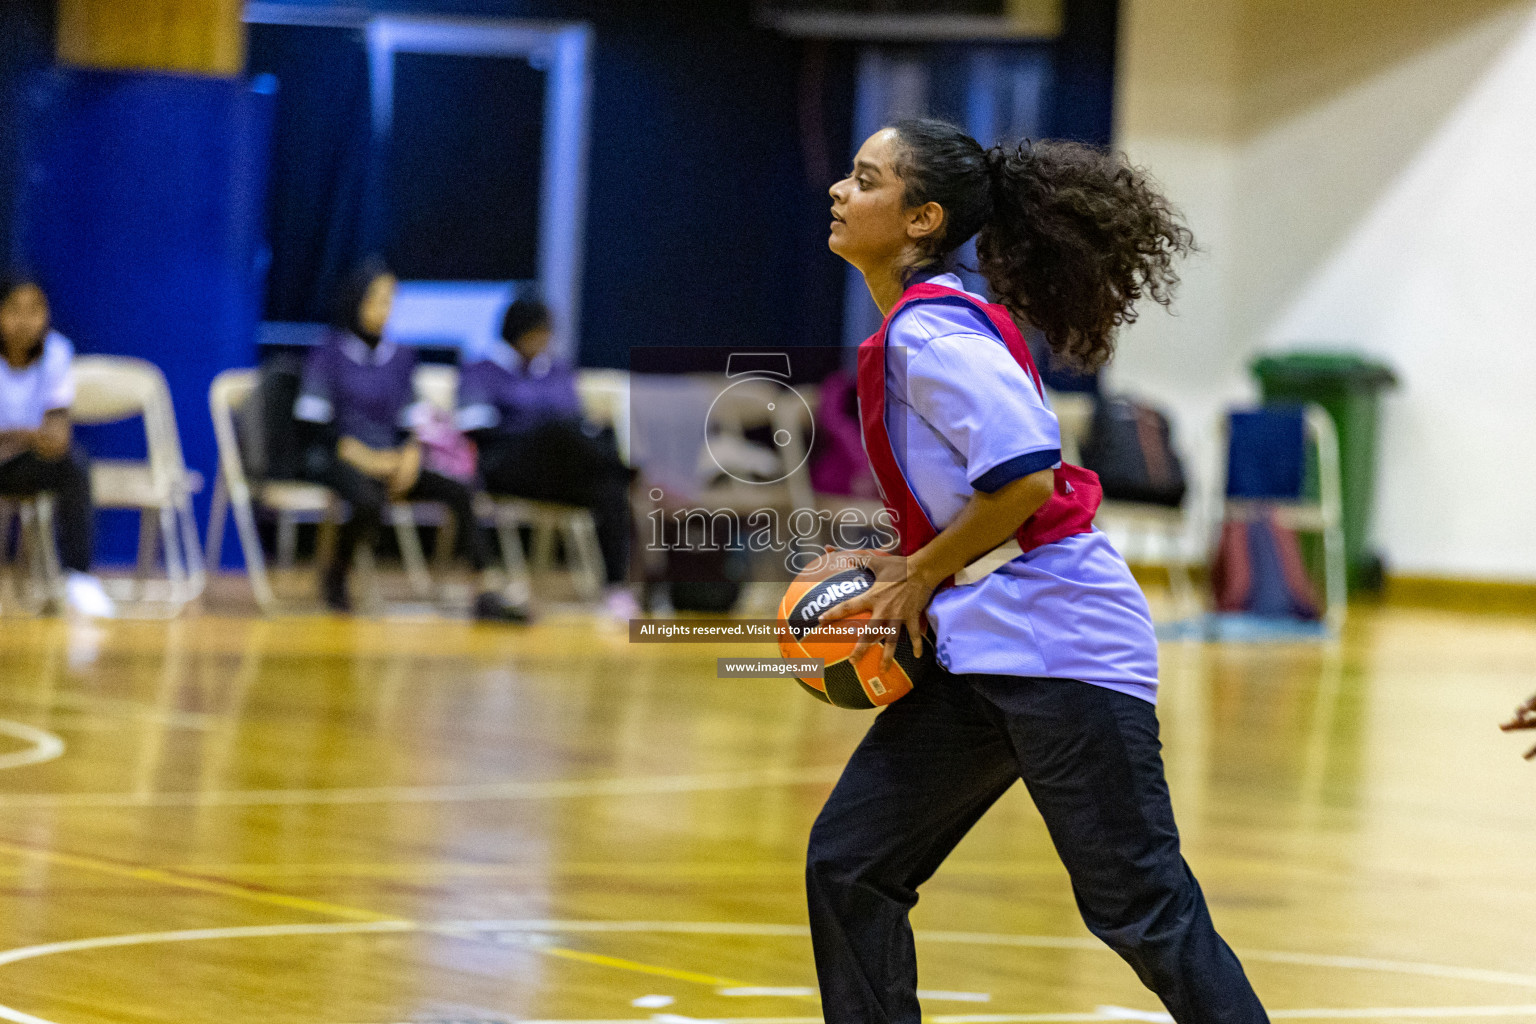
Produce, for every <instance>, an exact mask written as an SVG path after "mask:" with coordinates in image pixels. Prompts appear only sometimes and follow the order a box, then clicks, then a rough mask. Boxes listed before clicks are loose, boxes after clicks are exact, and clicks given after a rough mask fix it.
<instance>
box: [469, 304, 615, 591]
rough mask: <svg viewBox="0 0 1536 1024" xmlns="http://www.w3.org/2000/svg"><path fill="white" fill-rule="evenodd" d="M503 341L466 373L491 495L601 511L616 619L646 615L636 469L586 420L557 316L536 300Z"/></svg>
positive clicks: (518, 310)
mask: <svg viewBox="0 0 1536 1024" xmlns="http://www.w3.org/2000/svg"><path fill="white" fill-rule="evenodd" d="M501 337H502V341H501V342H499V343H495V344H493V345H492V347H491V348H490V349H489V351H488V352H487V353H486V358H483V359H480V360H478V361H475V362H471V363H468V364H467V365H465V366H464V368H463V370H462V371H461V373H460V375H459V413H458V424H459V429H460V430H463V431H464V432H465V433H467V434H469V436H470V437H471V438H473V439H474V441H475V444H476V445H477V446H478V447H479V450H480V475H481V478H482V479H483V480H484V481H485V489H486V490H487V491H488V492H490V493H491V494H505V495H512V496H515V497H520V498H531V499H533V500H535V501H554V502H561V503H563V504H567V505H581V506H585V507H586V508H589V509H591V510H592V517H593V520H594V521H595V523H596V525H597V539H598V544H599V545H600V546H601V547H602V551H603V564H604V568H605V569H606V571H607V578H608V591H607V595H606V599H605V604H606V606H607V609H608V611H609V613H610V614H612V615H614V616H616V617H618V618H631V617H633V616H635V615H638V614H639V606H638V604H637V602H636V601H635V597H634V594H633V592H632V591H631V590H630V588H629V587H628V585H627V584H626V582H625V581H626V580H627V579H628V577H629V533H630V509H629V483H630V480H631V479H632V477H633V473H632V472H631V471H630V469H629V468H628V467H627V466H625V465H624V463H623V462H622V461H621V460H620V458H619V453H618V450H617V448H616V447H615V446H614V443H613V438H612V435H611V434H608V433H600V432H598V431H596V430H594V429H592V428H591V427H590V426H588V425H587V424H584V423H583V422H582V419H581V400H580V398H579V397H578V396H577V394H576V371H575V369H574V368H573V367H572V366H571V365H570V364H569V363H567V362H565V361H563V360H559V359H555V358H553V357H552V356H551V355H550V354H549V352H548V351H547V349H548V347H549V338H550V320H549V310H548V309H547V308H546V307H545V306H544V304H543V303H541V302H538V301H537V300H534V299H519V300H517V301H516V302H514V303H512V305H511V306H509V307H507V313H506V316H505V317H504V318H503V320H502V329H501Z"/></svg>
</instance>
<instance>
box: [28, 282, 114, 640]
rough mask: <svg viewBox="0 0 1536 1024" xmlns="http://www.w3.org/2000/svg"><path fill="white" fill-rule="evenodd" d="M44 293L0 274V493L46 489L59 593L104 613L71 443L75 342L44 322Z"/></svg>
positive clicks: (83, 458) (85, 468)
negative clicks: (54, 529) (62, 572)
mask: <svg viewBox="0 0 1536 1024" xmlns="http://www.w3.org/2000/svg"><path fill="white" fill-rule="evenodd" d="M48 320H49V311H48V299H47V297H46V296H44V295H43V290H42V288H40V287H39V286H38V285H37V282H35V281H32V280H31V279H29V278H27V277H25V276H21V275H6V276H5V277H4V278H0V349H3V351H0V357H3V358H0V495H3V496H5V497H21V496H31V495H34V494H38V493H41V492H48V493H50V494H52V495H53V504H54V516H55V520H56V522H57V524H58V543H59V560H60V561H61V562H62V563H63V566H64V568H65V569H66V570H67V571H68V574H69V575H68V576H67V577H66V578H65V581H64V598H65V600H66V601H67V602H68V604H69V607H70V608H71V609H72V610H73V611H76V612H79V613H80V614H82V615H94V616H102V617H106V616H110V615H112V613H113V611H114V608H113V604H112V599H111V598H109V597H108V596H107V593H106V591H105V590H103V589H102V586H101V583H100V582H99V581H98V580H97V579H96V577H94V576H92V575H90V570H91V534H92V527H93V525H94V523H95V509H94V508H93V507H92V505H91V464H90V459H89V457H88V456H87V455H86V454H85V451H84V449H82V448H81V447H80V446H79V445H78V444H76V443H75V441H74V439H73V436H72V431H71V429H70V422H69V406H70V403H72V402H73V401H74V399H75V387H74V384H73V382H72V381H71V380H70V376H69V364H70V360H71V359H73V358H74V354H75V350H74V347H73V346H72V345H70V343H69V339H68V338H66V337H64V336H63V335H62V334H60V333H59V332H58V331H55V330H52V329H51V328H50V327H49V324H48Z"/></svg>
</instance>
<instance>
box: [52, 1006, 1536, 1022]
mask: <svg viewBox="0 0 1536 1024" xmlns="http://www.w3.org/2000/svg"><path fill="white" fill-rule="evenodd" d="M663 1016H665V1017H666V1018H667V1019H668V1020H670V1021H681V1020H692V1021H698V1022H700V1024H703V1022H704V1021H706V1020H707V1021H708V1024H822V1018H820V1017H709V1018H698V1017H679V1016H677V1015H676V1014H665V1015H653V1016H651V1017H619V1018H612V1019H604V1020H575V1019H571V1018H548V1019H541V1020H518V1021H516V1022H515V1024H657V1022H659V1021H660V1020H661V1018H662V1017H663ZM1269 1016H1270V1017H1271V1018H1273V1019H1275V1020H1435V1019H1445V1018H1453V1017H1483V1018H1490V1017H1528V1016H1536V1006H1417V1007H1411V1006H1405V1007H1376V1008H1372V1009H1342V1008H1341V1009H1317V1010H1278V1011H1276V1010H1271V1011H1270V1012H1269ZM925 1019H927V1020H929V1021H930V1022H931V1024H1077V1022H1083V1024H1104V1022H1107V1021H1117V1020H1120V1021H1124V1020H1133V1021H1168V1020H1170V1019H1171V1018H1170V1017H1169V1016H1168V1015H1167V1014H1166V1013H1149V1012H1146V1011H1141V1010H1124V1009H1121V1008H1119V1007H1104V1008H1103V1009H1102V1010H1099V1011H1095V1012H1093V1013H996V1014H936V1015H935V1016H933V1017H929V1018H925ZM506 1021H507V1024H513V1020H512V1018H506ZM492 1022H495V1024H501V1022H500V1021H498V1020H496V1018H490V1019H489V1020H488V1021H487V1024H492ZM27 1024H37V1018H33V1019H32V1021H29V1022H27ZM42 1024H53V1022H52V1021H43V1022H42ZM389 1024H421V1022H420V1021H396V1022H389Z"/></svg>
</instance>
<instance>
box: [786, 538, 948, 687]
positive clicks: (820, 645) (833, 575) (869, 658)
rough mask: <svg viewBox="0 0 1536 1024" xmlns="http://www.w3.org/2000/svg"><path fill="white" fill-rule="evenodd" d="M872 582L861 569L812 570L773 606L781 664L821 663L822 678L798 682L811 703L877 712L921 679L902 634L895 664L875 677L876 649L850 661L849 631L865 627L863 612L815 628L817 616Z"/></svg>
mask: <svg viewBox="0 0 1536 1024" xmlns="http://www.w3.org/2000/svg"><path fill="white" fill-rule="evenodd" d="M874 582H875V574H874V573H873V572H871V571H870V570H868V569H866V568H863V567H862V566H860V567H854V568H851V569H842V570H841V571H832V570H828V569H827V568H825V567H812V568H811V569H808V570H806V571H805V572H803V573H801V574H800V575H799V576H798V577H796V578H795V580H794V582H792V583H791V584H790V585H789V589H788V590H786V591H785V592H784V597H783V599H782V600H781V601H780V602H779V622H780V623H781V624H782V625H783V627H784V628H783V629H782V630H781V631H780V633H779V653H780V654H781V655H782V656H783V657H785V658H821V659H823V660H824V661H825V662H826V670H825V675H824V676H823V678H820V679H816V678H809V679H799V680H798V682H799V683H800V685H801V686H802V687H804V688H805V690H806V692H807V693H809V694H811V696H813V697H815V698H816V699H817V700H822V701H826V702H827V703H828V704H835V705H836V706H838V707H840V708H875V707H882V706H884V705H886V704H889V703H891V702H892V701H894V700H896V699H898V698H900V697H902V696H905V695H906V694H907V693H908V692H909V691H911V689H912V687H913V686H914V685H915V684H916V683H917V681H918V679H919V676H920V675H921V672H920V665H921V662H920V660H919V659H918V658H917V657H915V656H914V655H913V653H912V639H911V637H909V636H908V635H907V631H906V629H902V631H901V635H900V638H899V639H898V640H897V643H896V660H895V663H894V664H892V665H891V667H890V668H888V669H886V670H885V671H881V669H880V659H881V656H882V654H883V651H882V649H881V647H880V646H879V645H878V644H876V645H873V646H871V647H870V648H869V649H868V650H866V651H865V652H864V653H863V655H861V656H860V657H859V660H858V661H857V662H854V661H852V660H851V659H850V655H852V654H853V648H854V646H855V645H856V644H857V643H858V634H857V632H856V631H855V629H854V628H852V627H854V626H855V625H856V624H858V623H863V622H867V621H869V613H868V612H860V613H859V614H857V615H851V616H849V617H848V618H845V619H840V620H838V621H837V622H836V623H831V624H829V625H828V626H826V627H820V628H817V626H816V620H817V617H818V616H819V615H821V613H822V612H824V611H826V610H827V609H828V608H831V607H832V606H833V605H835V604H839V603H841V602H843V601H846V600H848V599H849V598H851V597H856V596H857V595H859V594H862V593H863V592H864V591H866V590H868V589H869V588H870V586H871V585H872V584H873V583H874Z"/></svg>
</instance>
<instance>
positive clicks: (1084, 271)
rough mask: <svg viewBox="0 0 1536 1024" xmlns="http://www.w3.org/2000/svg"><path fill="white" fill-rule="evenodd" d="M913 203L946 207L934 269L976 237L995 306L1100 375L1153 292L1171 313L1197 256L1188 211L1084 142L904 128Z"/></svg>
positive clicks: (930, 256) (932, 251) (929, 255)
mask: <svg viewBox="0 0 1536 1024" xmlns="http://www.w3.org/2000/svg"><path fill="white" fill-rule="evenodd" d="M895 129H896V134H897V136H898V137H899V138H900V140H901V143H902V149H903V152H902V154H901V156H900V158H899V159H898V161H897V167H896V171H897V173H898V174H899V175H901V177H902V180H903V182H904V184H905V186H906V196H905V199H906V202H907V205H909V206H915V205H920V204H922V203H925V202H937V203H938V204H939V205H940V206H942V207H944V211H945V219H944V225H943V227H942V229H941V231H940V234H939V236H938V237H936V238H934V239H932V241H931V242H929V249H928V250H925V253H924V256H925V262H935V261H940V260H943V259H944V258H945V257H946V256H948V255H949V254H951V253H953V251H954V250H955V249H957V248H959V247H960V245H962V244H963V243H964V242H965V241H966V239H968V238H970V237H971V235H972V234H976V233H977V232H978V231H979V232H980V234H979V235H978V236H977V238H976V255H977V261H978V269H979V270H980V272H981V274H982V275H983V276H984V277H985V278H986V279H987V284H988V285H989V286H990V287H991V289H992V293H993V295H994V296H995V297H996V299H997V301H999V302H1001V303H1002V304H1003V305H1005V306H1007V307H1008V309H1009V311H1010V312H1011V313H1013V315H1014V317H1015V318H1016V319H1020V320H1025V321H1028V322H1029V323H1032V324H1033V325H1034V326H1035V327H1037V328H1039V329H1040V330H1041V331H1042V332H1043V333H1044V334H1045V338H1046V342H1047V343H1048V344H1049V345H1050V347H1051V351H1052V352H1053V353H1055V355H1056V356H1057V357H1058V358H1060V359H1062V360H1063V361H1065V362H1066V363H1068V364H1069V365H1071V366H1074V367H1077V368H1079V369H1083V370H1087V371H1093V370H1097V369H1099V367H1101V366H1103V365H1104V364H1105V363H1107V362H1108V361H1109V358H1110V356H1112V355H1113V354H1114V350H1115V331H1116V329H1117V328H1118V327H1119V326H1120V325H1121V324H1128V323H1133V322H1135V320H1136V315H1137V314H1136V303H1137V301H1138V300H1140V299H1141V298H1142V297H1143V296H1147V297H1150V298H1151V299H1152V301H1154V302H1156V303H1158V304H1159V305H1162V306H1168V305H1170V304H1171V303H1172V302H1173V292H1174V288H1175V287H1176V286H1177V285H1178V283H1179V275H1178V272H1177V271H1176V270H1175V269H1174V260H1175V259H1176V258H1177V257H1178V256H1181V255H1183V254H1185V253H1188V252H1190V251H1191V250H1193V249H1194V248H1195V241H1194V236H1193V235H1192V234H1191V233H1190V231H1189V229H1188V228H1187V227H1185V226H1184V223H1183V221H1182V219H1181V218H1180V216H1179V214H1178V211H1176V210H1175V209H1174V208H1173V206H1172V205H1171V204H1170V203H1169V202H1168V200H1167V199H1166V198H1164V196H1163V195H1162V194H1161V193H1160V192H1158V191H1157V190H1156V188H1155V187H1154V186H1153V185H1152V183H1151V182H1150V181H1148V179H1147V177H1146V175H1145V174H1144V173H1143V172H1142V171H1140V170H1139V169H1137V168H1135V167H1132V166H1131V165H1130V164H1129V163H1127V162H1126V161H1125V159H1124V157H1122V156H1120V155H1118V154H1113V153H1107V152H1105V151H1103V150H1100V149H1095V148H1093V147H1091V146H1085V145H1082V144H1080V143H1076V142H1060V141H1044V142H1030V141H1028V140H1026V141H1024V142H1020V143H1019V144H1017V145H1016V146H994V147H993V148H992V149H990V150H983V149H982V148H981V145H980V144H979V143H978V142H976V140H974V139H972V138H971V137H970V136H968V135H966V134H965V133H964V132H962V131H961V130H960V129H959V128H956V127H955V126H953V125H950V124H947V123H945V122H943V121H935V120H930V119H922V120H916V121H903V122H900V123H899V124H897V125H896V126H895Z"/></svg>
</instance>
